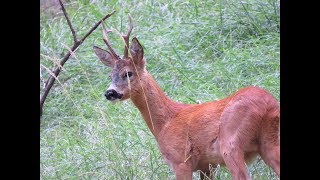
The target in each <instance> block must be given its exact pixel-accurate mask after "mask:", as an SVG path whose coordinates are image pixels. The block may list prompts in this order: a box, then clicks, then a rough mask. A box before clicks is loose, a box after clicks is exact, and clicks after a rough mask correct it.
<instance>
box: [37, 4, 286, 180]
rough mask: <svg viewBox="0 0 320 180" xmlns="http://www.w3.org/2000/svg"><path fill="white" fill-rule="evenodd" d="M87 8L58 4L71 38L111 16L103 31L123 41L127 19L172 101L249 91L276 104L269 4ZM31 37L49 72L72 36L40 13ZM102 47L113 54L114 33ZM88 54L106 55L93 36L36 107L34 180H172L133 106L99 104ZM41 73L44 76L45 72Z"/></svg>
mask: <svg viewBox="0 0 320 180" xmlns="http://www.w3.org/2000/svg"><path fill="white" fill-rule="evenodd" d="M93 2H94V3H92V1H88V0H87V1H84V0H82V1H72V2H71V3H67V5H66V9H67V11H68V13H69V15H70V18H71V21H72V23H73V25H74V27H75V29H76V31H77V32H78V37H81V36H83V35H84V34H85V33H86V32H87V31H88V30H89V29H90V28H91V26H92V25H93V24H94V23H95V22H96V21H98V20H99V19H100V18H102V17H103V16H104V15H105V14H107V13H110V12H111V11H112V10H116V11H117V12H116V13H115V14H114V15H113V16H111V17H110V18H109V19H108V20H107V21H106V24H107V26H108V27H111V28H113V29H117V30H120V31H121V32H126V31H127V28H128V13H130V14H131V16H132V17H133V21H134V29H133V32H132V37H133V36H137V37H138V38H139V41H140V42H141V43H142V45H143V46H144V50H145V51H144V52H145V56H146V59H147V69H148V70H149V72H150V73H151V74H152V75H153V76H154V78H155V79H156V80H157V82H158V83H159V85H160V86H161V87H162V89H163V90H164V91H165V93H166V94H167V95H168V96H169V97H171V98H172V99H173V100H176V101H179V102H183V103H195V102H196V101H198V100H199V101H201V102H205V101H212V100H217V99H221V98H224V97H226V96H228V95H230V94H232V93H233V92H235V91H236V90H237V89H239V88H241V87H244V86H248V85H256V86H260V87H263V88H265V89H266V90H268V91H270V92H271V93H272V94H273V95H274V96H275V97H276V98H277V99H278V100H279V101H280V94H279V92H280V54H279V53H280V49H279V48H280V35H279V28H280V27H279V16H280V15H279V6H280V4H279V3H280V2H279V1H278V0H262V1H253V0H248V1H245V2H244V1H237V0H228V1H225V0H218V1H207V2H198V1H197V0H189V1H182V0H171V1H164V0H161V1H153V0H147V1H144V2H140V1H122V0H119V1H115V0H112V1H93ZM40 33H41V42H40V45H41V46H40V47H41V49H40V52H41V54H42V55H41V56H40V58H41V62H40V63H41V64H42V65H43V66H45V67H47V68H49V69H53V68H55V65H54V63H53V62H52V59H56V60H57V59H59V58H61V57H62V55H64V54H65V53H66V52H67V49H66V47H65V46H67V47H70V46H71V45H72V42H73V39H72V35H71V32H70V30H69V27H68V26H67V23H66V20H65V19H64V17H63V16H51V15H47V14H45V13H44V12H41V20H40ZM110 41H111V43H112V45H113V46H114V48H115V49H116V50H117V52H118V54H122V51H123V44H122V42H121V40H120V38H119V37H118V36H117V35H116V33H113V34H111V35H110ZM93 45H98V46H100V47H105V45H104V42H103V41H102V33H101V29H100V28H98V29H97V30H96V31H95V32H94V33H93V34H92V35H91V36H89V37H88V38H87V39H86V41H85V42H84V43H83V44H82V45H81V46H80V48H79V49H78V50H77V51H76V58H75V57H71V58H70V59H69V60H68V61H67V62H66V64H65V66H64V69H65V70H64V71H62V72H61V74H60V75H59V76H58V79H59V82H60V83H58V82H57V81H56V82H55V85H54V86H53V88H52V90H51V91H50V94H49V96H48V98H47V100H46V102H45V105H44V112H43V117H42V122H41V128H40V133H41V135H40V138H41V140H40V148H41V149H40V150H41V154H40V178H41V179H174V175H173V172H172V171H171V170H170V169H169V167H168V166H167V165H166V164H165V162H164V160H163V159H162V157H161V155H160V151H159V149H158V146H157V143H156V141H155V139H154V137H153V136H152V134H151V132H150V131H149V129H148V128H147V126H146V124H145V123H144V121H143V119H142V117H141V115H140V112H139V111H138V110H137V109H136V108H135V107H134V105H133V104H132V103H131V102H130V101H125V102H122V103H117V104H113V103H110V102H107V101H106V99H105V97H104V92H105V90H106V89H107V87H108V86H109V83H110V79H109V78H108V75H109V72H110V69H107V68H105V66H104V65H103V64H102V63H101V62H100V61H99V60H98V59H97V58H96V56H95V55H94V53H93V51H92V46H93ZM41 73H42V77H43V78H44V79H46V78H47V77H48V73H47V71H46V69H45V68H42V71H41ZM42 88H43V83H42V82H41V81H40V90H41V89H42ZM248 170H249V173H250V176H251V177H252V178H253V179H277V177H276V176H275V174H274V173H273V171H272V170H271V169H270V168H269V167H268V166H266V165H265V164H264V162H263V161H262V160H261V159H260V158H258V159H256V160H255V161H254V162H253V163H252V164H251V165H249V166H248ZM214 173H215V179H231V175H230V173H229V171H228V170H227V169H226V168H225V167H219V168H218V169H217V170H215V172H214ZM194 177H195V179H198V178H199V173H194Z"/></svg>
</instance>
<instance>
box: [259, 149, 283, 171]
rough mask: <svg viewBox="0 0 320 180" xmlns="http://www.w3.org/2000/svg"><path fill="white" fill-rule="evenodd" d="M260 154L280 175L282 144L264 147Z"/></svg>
mask: <svg viewBox="0 0 320 180" xmlns="http://www.w3.org/2000/svg"><path fill="white" fill-rule="evenodd" d="M260 156H261V158H262V159H263V161H264V162H265V163H266V164H267V165H269V166H270V167H271V168H272V169H273V170H274V172H275V173H276V174H277V175H278V177H280V146H269V147H262V150H261V152H260Z"/></svg>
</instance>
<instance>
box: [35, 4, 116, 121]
mask: <svg viewBox="0 0 320 180" xmlns="http://www.w3.org/2000/svg"><path fill="white" fill-rule="evenodd" d="M59 1H60V0H59ZM60 2H61V1H60ZM62 7H63V5H62ZM114 13H115V11H113V12H112V13H110V14H107V15H106V16H104V17H103V18H102V19H101V20H100V21H98V22H97V23H96V24H95V25H94V26H93V27H92V28H91V29H90V30H89V31H88V32H87V33H86V34H85V35H84V36H83V38H81V39H80V40H79V41H77V42H75V43H74V44H73V46H72V47H71V49H70V50H69V52H68V53H67V54H66V55H65V56H64V57H63V58H62V59H61V61H60V67H62V66H63V65H64V63H65V62H66V61H67V60H68V59H69V57H70V55H71V53H73V52H74V51H75V50H76V49H77V48H78V46H80V45H81V44H82V43H83V41H84V40H85V39H86V38H87V37H88V36H89V35H90V34H91V33H92V32H93V31H94V30H95V29H97V27H98V26H99V25H100V23H101V22H102V21H104V20H106V19H107V18H109V17H110V16H111V15H113V14H114ZM66 17H67V16H66ZM70 24H71V22H70ZM71 27H72V26H70V29H71ZM60 67H59V66H58V67H57V68H56V69H55V70H54V71H53V74H51V75H50V77H49V78H48V80H47V81H46V82H47V83H46V86H45V88H44V90H43V92H42V94H41V96H40V116H42V109H43V104H44V101H45V100H46V98H47V96H48V94H49V91H50V89H51V88H52V86H53V83H54V82H55V77H58V75H59V73H60V71H61V68H60ZM53 75H54V76H53Z"/></svg>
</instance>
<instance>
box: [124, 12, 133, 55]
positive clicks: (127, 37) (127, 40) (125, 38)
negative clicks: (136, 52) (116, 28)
mask: <svg viewBox="0 0 320 180" xmlns="http://www.w3.org/2000/svg"><path fill="white" fill-rule="evenodd" d="M129 20H130V28H129V30H128V33H127V34H126V35H122V38H123V39H124V42H125V47H124V56H123V59H125V58H128V49H129V37H130V34H131V31H132V29H133V23H132V17H131V16H130V14H129Z"/></svg>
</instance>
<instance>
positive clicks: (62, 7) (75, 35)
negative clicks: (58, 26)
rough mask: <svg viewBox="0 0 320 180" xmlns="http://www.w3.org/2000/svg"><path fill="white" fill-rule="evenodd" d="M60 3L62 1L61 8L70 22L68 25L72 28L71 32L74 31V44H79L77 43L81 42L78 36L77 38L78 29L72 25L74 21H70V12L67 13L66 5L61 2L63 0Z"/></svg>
mask: <svg viewBox="0 0 320 180" xmlns="http://www.w3.org/2000/svg"><path fill="white" fill-rule="evenodd" d="M59 3H60V6H61V9H62V12H63V14H64V17H66V19H67V22H68V25H69V27H70V30H71V33H72V36H73V42H74V44H77V43H79V42H78V38H77V34H76V31H75V30H74V28H73V26H72V23H71V21H70V18H69V16H68V13H67V11H66V9H65V8H64V5H63V3H62V2H61V0H59Z"/></svg>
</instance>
